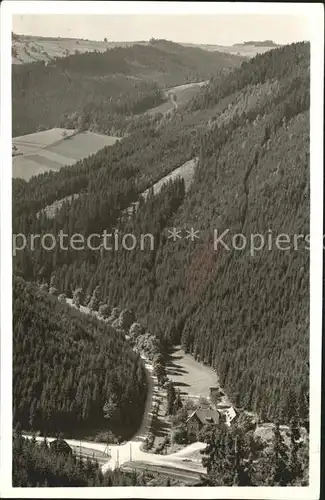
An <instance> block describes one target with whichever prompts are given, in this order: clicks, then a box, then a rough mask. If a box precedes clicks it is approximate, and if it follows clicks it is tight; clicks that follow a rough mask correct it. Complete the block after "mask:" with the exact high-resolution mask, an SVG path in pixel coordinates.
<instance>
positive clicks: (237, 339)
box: [12, 41, 310, 485]
mask: <svg viewBox="0 0 325 500" xmlns="http://www.w3.org/2000/svg"><path fill="white" fill-rule="evenodd" d="M168 43H169V42H163V41H160V42H159V43H158V42H157V43H152V44H151V45H150V46H147V47H141V46H134V47H132V48H127V49H114V50H111V51H108V52H107V53H104V54H85V55H75V56H70V57H67V58H65V59H60V60H57V62H56V63H55V66H54V67H47V68H46V67H44V65H43V64H41V63H39V64H38V63H35V64H34V63H33V64H32V65H25V66H24V67H23V68H17V69H15V71H14V73H13V89H14V93H13V106H14V108H13V131H14V135H15V134H16V135H18V134H23V133H28V132H32V131H35V130H36V129H37V127H38V126H40V125H41V126H44V127H46V128H49V127H53V126H58V125H60V124H69V123H71V119H72V120H73V119H75V118H76V115H73V113H76V112H77V111H78V116H77V119H82V120H83V119H84V120H85V121H84V122H83V127H85V128H86V129H87V128H88V125H89V123H87V116H88V118H89V120H90V122H92V123H94V120H95V122H96V126H98V127H99V129H101V131H102V132H104V133H105V131H106V133H107V132H108V128H107V123H106V122H105V119H104V118H103V117H102V116H101V113H102V111H103V109H104V110H106V109H107V115H105V116H113V115H114V116H115V115H119V114H120V115H121V116H122V117H123V119H124V118H125V116H128V117H129V118H130V117H131V118H130V120H131V121H130V123H131V124H132V126H131V128H129V132H128V134H127V135H126V136H125V137H123V138H122V139H121V140H120V141H118V142H116V143H115V144H114V145H113V146H109V147H106V148H104V149H102V150H100V151H99V152H98V153H96V154H94V155H92V156H89V157H88V158H85V159H84V160H81V161H79V162H78V163H77V164H76V165H74V166H72V167H64V168H62V169H61V170H60V171H58V172H54V171H52V172H48V173H44V174H41V175H39V176H37V177H33V178H31V179H30V181H28V182H26V181H24V180H22V179H14V180H13V195H12V199H13V214H12V217H13V218H12V224H13V233H15V234H19V233H22V234H24V235H27V236H28V235H31V234H39V235H44V234H47V233H50V234H53V235H54V237H55V238H56V242H57V244H56V246H55V247H54V249H53V250H51V251H49V250H45V249H44V248H42V246H41V244H40V239H38V240H36V241H35V242H34V248H33V249H32V248H31V245H30V244H29V243H28V245H27V248H25V249H24V250H17V251H16V255H14V257H13V269H14V274H15V280H14V291H13V294H14V295H13V298H14V301H13V304H14V311H13V317H14V338H13V348H14V360H13V370H14V385H13V391H14V422H15V423H19V424H20V425H21V426H22V428H23V429H26V430H27V429H28V430H41V431H43V432H45V431H46V432H47V433H48V434H49V433H53V432H59V431H60V432H66V433H67V435H69V434H71V433H72V432H75V431H80V432H83V433H84V432H88V431H90V430H91V429H96V430H98V429H100V428H102V427H103V425H105V426H106V427H105V428H108V429H112V430H113V432H114V433H115V434H117V433H118V434H120V435H123V434H125V435H126V434H128V433H129V434H130V435H132V432H134V431H135V430H136V429H137V427H138V426H139V425H140V422H141V416H142V412H143V408H144V402H145V398H146V393H147V382H146V375H145V369H144V366H143V363H142V361H141V359H140V357H139V356H138V354H136V353H135V352H134V351H133V350H132V348H131V344H130V343H127V342H126V341H125V339H124V335H122V333H121V329H119V328H116V324H117V323H116V322H115V323H114V321H111V322H110V324H105V323H104V322H102V321H100V320H98V319H96V318H94V317H92V316H89V317H87V318H86V317H85V315H82V314H81V313H79V312H78V311H76V310H74V309H72V308H71V307H69V306H68V305H65V304H62V303H60V301H58V297H60V296H61V297H62V296H63V297H68V298H70V299H71V298H73V297H75V296H76V290H78V297H79V298H78V301H79V300H80V304H82V305H86V306H88V307H90V308H91V309H92V310H95V311H98V310H99V309H100V307H101V306H104V305H105V307H107V308H108V310H109V314H112V316H111V317H112V318H113V316H114V314H115V313H113V312H112V311H115V310H117V311H119V312H120V311H123V310H127V311H132V314H133V315H134V321H135V318H136V321H137V322H138V323H139V328H140V329H141V328H142V329H143V331H144V332H147V333H148V332H150V334H149V335H152V336H154V337H156V338H157V339H158V340H159V341H160V343H161V345H163V346H164V349H165V350H166V349H167V347H168V346H170V347H171V346H173V345H178V344H181V345H182V347H183V348H184V350H185V351H186V352H187V353H190V354H191V355H193V356H194V357H195V359H196V360H198V361H199V362H202V363H205V364H207V365H209V366H212V367H213V368H214V369H215V370H216V372H217V373H218V376H219V378H220V383H221V386H222V387H223V388H224V390H225V391H226V392H227V394H228V395H229V398H230V399H231V401H232V402H233V404H234V406H236V407H237V408H245V409H246V410H248V411H252V412H255V413H256V414H257V415H258V417H259V419H260V421H262V422H278V425H280V424H286V425H289V424H290V425H291V424H292V421H293V418H297V419H299V421H300V422H302V424H303V425H304V426H305V427H306V428H308V425H309V363H308V360H309V251H308V245H307V240H306V239H305V236H306V235H308V233H309V209H310V205H309V196H310V190H309V169H310V164H309V105H310V92H309V86H310V81H309V64H310V60H309V59H310V55H309V50H310V47H309V44H308V43H295V44H291V45H287V46H283V47H280V48H276V49H274V50H272V51H269V52H266V53H265V54H263V55H257V56H256V57H254V58H252V59H250V60H248V61H244V62H243V63H242V64H241V65H239V64H240V62H241V61H240V60H239V58H238V60H236V61H235V62H234V61H226V60H225V59H224V60H223V63H222V64H223V66H222V68H223V69H222V70H221V69H220V68H221V66H220V58H219V59H218V58H217V57H216V56H213V54H210V53H208V52H207V53H205V55H204V58H203V57H202V58H201V53H202V52H204V51H200V52H196V50H199V49H195V50H194V49H193V52H189V51H190V49H188V51H187V49H186V50H185V48H183V49H184V54H183V55H181V53H182V50H183V49H180V48H179V46H177V45H175V47H176V48H174V49H173V46H168ZM172 49H173V50H174V51H175V52H174V53H173V52H172ZM167 50H169V52H168V57H167V56H165V55H164V54H165V52H164V51H167ZM191 50H192V49H191ZM158 56H159V57H158ZM182 57H183V59H182ZM213 57H215V58H213ZM220 57H221V56H220ZM200 58H201V62H200V64H199V63H198V62H197V61H198V59H200ZM180 60H182V61H183V63H184V64H183V66H182V67H180V63H179V61H180ZM134 61H138V62H139V61H140V62H141V64H142V66H143V68H145V69H143V71H146V72H147V73H146V74H147V75H149V76H148V77H147V78H143V79H142V80H141V82H140V83H139V82H138V83H135V82H137V80H132V81H131V80H130V79H128V78H126V77H125V75H129V74H130V71H131V70H132V71H133V73H132V72H131V73H132V74H133V76H135V73H134V71H135V68H137V67H138V66H137V65H136V64H134V65H133V62H134ZM108 62H109V64H110V65H111V66H109V67H110V68H111V70H110V71H111V75H107V73H105V72H106V70H107V67H108ZM185 66H186V68H185ZM85 68H86V70H87V71H86V70H85ZM103 68H105V71H104V69H103ZM130 68H131V69H130ZM189 68H190V69H189ZM209 68H210V69H209ZM153 70H154V71H155V72H156V73H157V72H158V73H159V78H158V77H157V78H156V80H155V79H154V78H152V72H153ZM81 71H86V72H87V75H86V77H85V79H84V80H83V82H84V83H83V84H82V85H81V86H80V89H79V90H78V92H75V88H76V85H79V79H78V78H79V77H78V74H79V73H80V72H81ZM104 73H105V74H104ZM115 73H118V74H119V75H123V78H122V77H121V78H122V80H123V82H124V83H125V88H123V90H121V87H120V82H118V84H117V88H116V89H115V90H112V89H113V87H112V86H111V84H112V81H113V80H114V78H113V76H112V75H113V74H115ZM168 75H173V77H169V76H168ZM119 78H120V77H119ZM187 78H188V79H189V81H200V80H203V79H209V84H208V85H207V86H206V87H205V88H204V89H202V91H200V92H199V93H198V94H197V95H196V96H195V97H194V98H193V99H192V100H191V101H190V102H189V103H187V104H185V105H183V106H179V107H178V108H177V109H176V110H175V111H174V112H173V113H172V114H169V115H165V116H162V115H153V116H149V115H142V116H135V115H136V114H137V113H140V112H143V111H145V109H148V108H150V107H153V106H156V105H157V104H158V103H159V102H162V94H161V93H160V89H162V88H163V86H164V85H165V87H166V86H169V85H176V84H180V83H183V82H184V81H186V79H187ZM21 82H24V83H21ZM35 82H36V83H35ZM63 82H65V83H64V84H63ZM103 82H105V85H104V84H103ZM107 82H108V83H107ZM34 83H35V85H34ZM106 83H107V85H106ZM52 85H53V87H56V88H60V89H61V90H60V93H56V92H52V90H53V89H52V87H51V86H52ZM112 85H113V84H112ZM90 87H91V89H92V91H91V92H90V93H89V88H90ZM25 88H28V92H29V93H31V94H33V95H31V96H30V99H29V98H28V99H26V96H25V95H24V89H25ZM104 89H105V90H104ZM115 91H116V92H119V93H121V94H123V96H125V97H120V98H119V99H117V100H116V99H115V94H114V92H115ZM61 92H62V95H61ZM140 92H141V93H142V97H141V99H142V100H139V98H138V96H139V95H140ZM63 94H64V96H65V97H63ZM85 95H87V96H89V102H88V104H85V106H84V107H83V108H82V110H81V111H80V109H81V107H80V106H79V100H80V102H81V101H83V102H84V100H85V99H84V97H85ZM110 96H113V97H114V98H113V100H112V99H111V100H110ZM39 99H41V100H42V103H43V104H42V106H40V108H39V109H41V110H42V111H39V112H35V113H34V111H33V110H32V106H33V105H32V104H31V103H32V102H33V101H35V100H39ZM97 99H98V100H97ZM96 100H97V102H96ZM26 102H28V104H26V105H25V104H22V103H26ZM58 103H59V105H58ZM102 103H103V107H102ZM87 105H88V108H87ZM79 108H80V109H79ZM53 109H55V111H53V113H52V110H53ZM87 109H88V111H89V113H88V114H87ZM48 111H50V112H48ZM96 113H97V114H96ZM71 116H72V118H71ZM103 116H104V115H103ZM80 117H81V118H80ZM102 118H103V119H102ZM69 120H70V122H69ZM18 123H19V125H17V124H18ZM192 159H197V166H196V169H195V173H194V177H193V179H192V182H191V183H190V184H189V185H187V184H186V182H184V180H183V179H180V178H179V177H176V178H174V179H172V180H170V181H169V182H167V183H166V184H165V185H164V186H163V188H162V189H161V190H160V191H159V193H156V194H155V192H154V190H153V189H151V188H152V187H153V186H154V184H155V183H156V182H157V181H159V180H160V179H162V178H163V177H164V176H166V175H167V174H169V173H171V172H172V171H173V170H175V169H176V168H177V167H180V166H181V165H183V164H184V163H185V162H187V161H189V160H192ZM146 190H149V194H148V196H143V195H142V193H144V191H146ZM71 195H74V196H73V198H72V199H67V198H66V197H68V196H71ZM57 200H63V202H62V205H61V206H60V208H59V209H58V211H57V212H56V214H55V215H54V216H51V217H49V216H48V215H47V212H46V210H45V209H46V207H48V206H50V205H51V204H53V203H54V202H55V201H57ZM172 228H176V229H178V230H179V231H180V234H181V236H182V237H181V238H176V241H173V240H172V239H171V238H170V237H169V236H170V233H169V230H171V229H172ZM192 228H193V229H194V230H196V231H198V236H199V237H198V238H196V239H194V241H190V239H189V238H185V236H186V231H190V230H191V229H192ZM60 231H62V232H63V233H64V234H66V235H67V236H66V238H67V239H66V241H68V240H69V237H71V236H72V235H73V234H75V233H78V234H81V235H82V236H83V237H84V238H87V237H88V236H90V235H91V234H93V233H98V234H102V233H103V231H107V233H111V234H113V235H114V234H117V236H118V237H119V238H122V236H123V235H125V234H127V233H132V234H133V235H134V236H135V237H136V238H137V246H136V248H135V249H133V250H126V249H124V248H121V246H120V247H119V248H116V247H114V245H113V248H111V249H109V250H107V249H105V248H100V249H98V250H91V249H89V248H84V249H79V250H74V249H72V248H71V247H69V248H68V249H67V250H62V249H60V247H59V244H58V241H59V237H58V235H59V232H60ZM224 231H226V234H225V237H224V239H223V241H224V242H225V243H226V244H227V245H228V247H229V249H227V248H225V247H224V246H223V245H222V244H218V245H217V247H216V242H215V234H216V232H217V233H218V235H219V236H220V235H221V234H222V233H223V232H224ZM148 233H150V234H151V235H152V236H153V241H154V246H153V248H150V245H149V244H146V245H145V248H144V249H140V247H139V241H140V236H141V235H144V234H148ZM238 233H241V234H242V235H244V237H245V238H246V240H247V242H248V244H247V245H246V246H245V247H243V248H242V249H236V250H235V249H234V248H233V246H234V245H233V243H232V236H233V235H235V234H238ZM257 233H258V234H259V235H262V236H263V238H264V241H265V242H267V243H266V244H264V246H261V247H260V248H259V249H257V250H255V251H252V248H251V245H250V242H251V237H252V235H254V234H257ZM284 233H285V234H287V235H289V242H288V241H287V242H286V248H287V249H286V250H280V249H279V248H277V247H276V245H275V244H274V239H275V238H276V236H278V235H280V234H284ZM295 235H296V236H295ZM297 235H300V236H299V237H298V238H297ZM97 241H98V242H99V240H96V244H97ZM112 241H114V238H113V240H112ZM255 241H257V240H255ZM237 244H238V246H240V242H237ZM284 246H285V245H284ZM48 292H50V293H48ZM63 294H64V295H63ZM117 315H118V313H117ZM116 317H117V316H116ZM112 325H113V326H112ZM114 325H115V327H114ZM129 326H130V325H128V327H129ZM126 331H127V329H125V331H124V333H125V332H126ZM166 346H167V347H166ZM117 400H118V401H117ZM107 401H108V402H110V403H111V404H112V406H113V408H114V409H116V411H114V412H113V417H112V418H111V419H110V420H108V421H107V419H106V420H105V418H104V413H103V407H104V405H105V403H107ZM75 415H77V417H78V418H77V421H76V420H75ZM54 417H55V418H54ZM207 439H210V449H211V450H212V451H213V450H214V451H213V453H214V455H213V453H212V452H211V453H212V456H211V457H210V462H209V460H208V462H207V463H208V464H209V467H210V469H209V470H210V471H211V474H210V476H209V481H210V482H209V485H224V484H225V483H224V482H223V481H225V479H224V478H221V479H220V474H221V472H220V468H219V466H218V453H219V454H222V453H223V451H222V450H223V449H224V447H225V446H226V445H225V443H226V441H227V440H230V441H231V443H233V441H232V437H231V436H230V437H229V436H225V435H223V434H222V433H221V434H220V435H215V434H214V435H213V436H210V437H209V436H208V438H207ZM277 439H278V442H277V443H275V444H274V446H280V444H281V443H280V441H281V440H280V437H279V435H277ZM218 443H221V445H220V447H219V448H220V449H219V451H218V450H217V449H216V446H217V445H218ZM279 443H280V444H279ZM241 444H242V446H243V449H244V448H245V447H246V444H247V443H246V442H244V441H243V442H242V443H241ZM15 446H18V445H17V443H16V444H15ZM19 446H23V448H24V453H25V454H26V456H29V455H28V454H30V453H31V448H30V446H31V445H30V444H27V443H21V442H20V444H19ZM231 446H232V445H231ZM217 447H218V446H217ZM245 449H246V448H245ZM287 452H288V453H289V451H288V450H287ZM287 452H286V453H287ZM38 453H41V452H40V451H38V452H37V454H38ZM42 453H43V454H44V456H45V455H46V456H47V453H48V451H46V450H45V449H44V450H43V451H42ZM290 453H291V452H290ZM290 453H289V454H290ZM37 454H36V455H37ZM277 456H278V455H277ZM293 458H294V457H293ZM15 460H16V462H14V463H15V464H16V465H15V468H14V470H16V471H17V470H18V469H17V468H18V458H16V459H15ZM35 460H39V457H38V458H37V457H36V459H35ZM48 460H49V461H50V458H49V459H48ZM277 460H278V459H277ZM301 460H303V459H302V458H301ZM304 460H305V458H304ZM306 460H307V459H306ZM48 463H49V462H48ZM270 467H271V469H272V467H273V469H272V470H271V469H270V470H269V471H268V477H272V478H273V479H272V481H273V483H270V484H271V485H278V484H280V479H279V478H278V476H277V470H278V469H277V468H276V467H280V465H279V462H276V463H275V462H272V464H271V465H270ZM50 468H52V465H51V466H50ZM74 468H75V463H74V462H71V470H72V469H73V470H74ZM51 470H52V469H51ZM290 471H291V472H290ZM292 471H293V466H292V468H291V469H290V470H289V472H288V478H287V483H286V484H296V483H295V481H296V482H297V481H298V483H299V481H300V483H299V484H301V481H302V479H301V478H302V476H304V478H305V475H304V474H305V473H303V472H301V471H300V472H299V474H300V475H299V474H298V472H292ZM228 472H229V478H230V479H229V481H230V482H231V481H232V480H233V477H236V479H234V480H233V481H234V482H233V483H232V484H240V483H238V481H240V479H238V470H237V469H236V470H235V469H233V468H232V469H231V470H229V471H228ZM17 474H18V473H17ZM71 474H77V472H73V473H71ZM78 474H79V473H78ZM290 474H291V475H290ZM294 474H296V475H294ZM17 477H18V476H17ZM75 477H76V479H75V480H74V481H75V482H74V483H73V484H76V482H77V483H78V481H79V483H80V484H81V483H82V484H84V483H87V484H95V482H96V481H97V483H96V484H103V481H104V480H103V479H102V478H101V476H100V473H99V472H98V470H95V469H92V471H91V472H89V474H88V473H87V474H86V473H85V474H84V475H83V476H82V477H81V476H80V477H79V476H78V477H77V475H76V476H75ZM254 477H255V476H254ZM263 477H264V476H263ZM264 479H265V478H264ZM264 479H263V478H262V479H256V477H255V479H254V480H255V481H257V482H258V481H261V482H262V483H263V481H264ZM124 480H125V481H129V479H128V478H127V479H123V478H121V477H120V476H114V477H113V476H112V477H111V478H110V479H109V481H111V484H113V485H116V484H121V482H120V481H124ZM281 480H282V479H281ZM304 480H305V479H304ZM17 481H18V483H19V481H20V482H24V484H26V482H27V483H31V482H33V481H34V482H35V480H34V479H33V480H32V479H30V477H29V476H28V474H27V476H26V477H24V479H17ZM37 481H38V482H39V483H40V484H41V483H42V481H43V479H42V478H39V479H37ZM105 481H106V480H105ZM134 481H136V479H134ZM236 481H237V482H236ZM270 481H271V480H270ZM79 483H78V484H79ZM20 484H21V483H20ZM105 484H106V483H105ZM123 484H124V483H123ZM125 484H126V483H125ZM127 484H129V483H127ZM227 484H228V483H227ZM258 484H261V483H258ZM263 484H264V483H263Z"/></svg>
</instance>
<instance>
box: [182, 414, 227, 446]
mask: <svg viewBox="0 0 325 500" xmlns="http://www.w3.org/2000/svg"><path fill="white" fill-rule="evenodd" d="M221 420H222V415H221V413H220V412H219V411H218V410H213V409H210V408H198V409H197V410H195V411H194V412H193V413H191V415H190V416H189V417H188V419H187V421H186V428H187V438H188V440H189V441H193V440H194V441H197V440H198V434H199V432H200V430H201V429H202V428H203V427H204V426H205V425H218V424H219V423H220V421H221Z"/></svg>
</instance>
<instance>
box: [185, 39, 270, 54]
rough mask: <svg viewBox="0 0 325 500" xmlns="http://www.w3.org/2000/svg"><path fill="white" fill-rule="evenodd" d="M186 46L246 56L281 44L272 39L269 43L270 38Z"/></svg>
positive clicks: (187, 44)
mask: <svg viewBox="0 0 325 500" xmlns="http://www.w3.org/2000/svg"><path fill="white" fill-rule="evenodd" d="M183 45H184V46H185V47H199V48H201V49H203V50H207V51H210V52H223V53H225V54H233V55H238V56H242V57H245V58H251V57H255V56H256V55H257V54H263V53H264V52H267V51H269V50H272V49H274V48H276V47H279V45H276V44H274V42H272V41H270V44H268V40H267V41H266V42H244V43H235V44H234V45H229V46H227V45H211V44H198V45H196V44H191V43H184V44H183Z"/></svg>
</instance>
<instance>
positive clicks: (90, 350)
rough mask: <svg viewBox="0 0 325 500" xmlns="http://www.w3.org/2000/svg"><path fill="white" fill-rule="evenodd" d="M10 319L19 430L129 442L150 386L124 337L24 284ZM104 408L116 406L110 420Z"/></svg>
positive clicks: (16, 284)
mask: <svg viewBox="0 0 325 500" xmlns="http://www.w3.org/2000/svg"><path fill="white" fill-rule="evenodd" d="M13 318H14V325H13V353H14V356H13V396H14V397H13V420H14V425H16V424H19V425H20V427H21V428H22V429H24V430H29V431H41V432H42V433H46V434H47V435H50V434H51V433H52V434H53V433H58V432H62V433H64V434H65V435H70V436H71V435H76V433H78V431H79V433H80V434H79V435H83V434H84V433H86V432H88V433H89V434H90V435H91V433H92V432H94V431H96V430H98V429H104V430H105V429H106V430H109V429H110V430H113V431H114V433H116V434H117V435H118V434H122V435H123V437H127V436H128V435H129V436H130V435H131V436H132V434H133V433H134V432H135V431H136V430H137V428H138V426H139V425H140V422H141V418H142V413H143V407H144V401H145V397H146V388H147V381H146V374H145V372H144V368H143V365H142V363H141V361H140V359H139V357H138V355H136V354H135V353H134V352H133V351H132V350H131V348H130V346H129V345H128V344H127V343H126V342H125V341H124V339H123V338H122V336H121V333H118V332H116V331H115V330H114V329H113V328H111V327H109V326H108V325H106V324H104V323H103V322H101V321H99V320H98V319H95V318H91V317H86V318H85V317H84V315H82V314H81V313H80V312H79V311H76V310H73V309H72V308H71V307H69V306H68V305H63V304H60V303H59V301H58V300H57V297H55V296H51V295H49V294H48V293H47V292H44V291H42V290H39V289H38V288H37V287H35V286H34V285H32V284H28V283H26V282H24V281H23V280H21V279H19V278H17V279H15V280H14V287H13ZM105 404H111V406H112V415H111V418H110V419H109V420H107V419H105V414H104V406H105ZM82 433H83V434H82Z"/></svg>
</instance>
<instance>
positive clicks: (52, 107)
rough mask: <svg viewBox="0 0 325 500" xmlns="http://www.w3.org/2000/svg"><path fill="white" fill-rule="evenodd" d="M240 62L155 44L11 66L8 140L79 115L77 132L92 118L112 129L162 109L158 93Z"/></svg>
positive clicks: (167, 44) (230, 57) (167, 43)
mask: <svg viewBox="0 0 325 500" xmlns="http://www.w3.org/2000/svg"><path fill="white" fill-rule="evenodd" d="M69 43H70V42H69ZM74 43H76V42H75V41H74ZM243 60H244V59H243V58H242V57H240V56H235V55H231V54H223V53H217V52H216V53H211V52H208V51H204V50H202V49H200V48H197V47H194V48H193V47H183V46H182V45H179V44H174V43H172V42H167V41H157V42H156V43H154V44H152V43H148V44H147V45H142V44H135V45H132V46H128V47H115V48H112V49H110V50H105V52H103V51H102V52H100V51H95V52H90V51H87V52H85V53H83V54H81V53H80V54H79V53H78V54H74V55H67V56H66V57H61V56H60V57H59V56H57V57H56V58H55V59H54V60H51V62H49V63H46V62H44V60H39V61H35V62H33V63H28V64H20V65H17V64H14V65H13V66H12V106H13V108H12V109H13V136H17V135H18V136H20V135H25V134H28V133H33V132H38V131H39V130H44V129H49V128H53V127H57V126H63V127H65V128H71V127H72V125H71V124H68V123H64V124H62V123H61V122H62V119H63V117H64V116H66V117H67V116H71V114H73V113H75V112H78V113H79V114H82V115H83V117H82V119H81V121H82V123H79V125H78V127H82V128H83V129H89V127H90V124H91V123H90V122H91V121H92V120H90V119H89V117H90V115H91V116H93V114H94V113H97V114H98V115H102V114H103V113H104V115H105V116H106V117H107V116H110V115H114V116H113V117H112V119H111V120H109V122H110V125H109V126H110V127H112V125H113V123H115V122H116V121H118V119H117V117H116V116H121V115H132V114H139V113H142V112H144V111H146V110H147V109H150V108H154V107H156V106H159V105H160V104H162V103H163V102H164V101H165V97H164V95H163V93H162V92H161V89H165V88H169V87H172V86H175V85H182V84H185V83H189V82H199V81H204V80H208V79H209V78H210V77H212V76H213V75H214V76H216V75H218V74H222V73H223V72H224V71H227V70H229V69H232V68H233V67H238V66H240V64H241V63H242V61H243ZM83 110H84V112H83ZM97 121H98V120H97ZM102 131H103V132H105V133H106V132H108V133H112V132H113V131H112V130H109V131H107V130H102ZM113 135H115V133H113Z"/></svg>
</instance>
